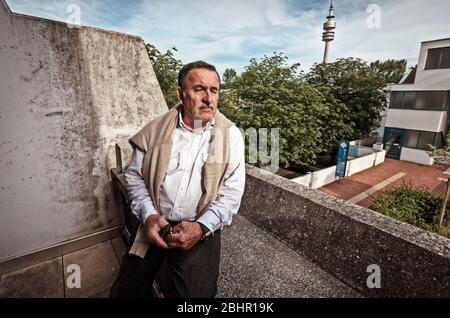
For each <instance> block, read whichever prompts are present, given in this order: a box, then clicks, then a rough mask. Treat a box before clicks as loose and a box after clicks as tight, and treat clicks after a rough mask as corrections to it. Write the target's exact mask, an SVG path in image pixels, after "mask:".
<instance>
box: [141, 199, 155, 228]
mask: <svg viewBox="0 0 450 318" xmlns="http://www.w3.org/2000/svg"><path fill="white" fill-rule="evenodd" d="M154 214H158V211H156V209H155V207H154V206H153V204H152V203H150V202H146V204H144V205H143V206H142V209H141V222H142V223H143V224H145V221H147V218H148V217H149V216H151V215H154Z"/></svg>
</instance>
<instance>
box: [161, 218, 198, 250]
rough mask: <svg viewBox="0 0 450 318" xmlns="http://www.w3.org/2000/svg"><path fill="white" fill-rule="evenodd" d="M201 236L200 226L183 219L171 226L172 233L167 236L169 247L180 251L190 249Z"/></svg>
mask: <svg viewBox="0 0 450 318" xmlns="http://www.w3.org/2000/svg"><path fill="white" fill-rule="evenodd" d="M202 236H203V231H202V228H201V227H200V224H198V223H197V222H186V221H183V222H181V223H179V224H178V225H177V226H175V227H174V228H173V231H172V234H169V235H168V236H167V244H168V245H169V246H170V247H174V248H177V249H180V250H182V251H187V250H190V249H191V248H192V247H193V246H194V245H195V244H197V243H198V241H200V239H201V238H202Z"/></svg>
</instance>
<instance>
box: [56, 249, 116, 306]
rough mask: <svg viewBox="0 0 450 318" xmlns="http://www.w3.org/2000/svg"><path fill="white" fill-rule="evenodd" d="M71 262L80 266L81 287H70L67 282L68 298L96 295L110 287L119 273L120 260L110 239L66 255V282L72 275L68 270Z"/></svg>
mask: <svg viewBox="0 0 450 318" xmlns="http://www.w3.org/2000/svg"><path fill="white" fill-rule="evenodd" d="M71 264H76V265H78V266H79V267H80V278H81V280H80V282H81V284H80V287H81V288H69V287H68V286H67V284H65V296H66V297H67V298H86V297H90V296H93V295H94V297H96V296H95V295H97V294H98V293H102V292H103V291H104V290H107V289H110V288H111V286H112V284H113V283H114V280H115V279H116V278H117V275H118V274H119V262H118V259H117V257H116V254H115V253H114V249H113V246H112V244H111V242H110V241H107V242H104V243H101V244H97V245H95V246H91V247H89V248H85V249H82V250H80V251H77V252H74V253H70V254H67V255H64V256H63V266H64V269H65V271H64V282H67V279H68V278H69V275H71V272H69V271H67V268H68V266H69V265H71Z"/></svg>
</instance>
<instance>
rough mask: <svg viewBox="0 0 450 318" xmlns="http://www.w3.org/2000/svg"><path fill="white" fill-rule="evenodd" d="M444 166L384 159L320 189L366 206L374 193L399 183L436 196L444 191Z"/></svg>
mask: <svg viewBox="0 0 450 318" xmlns="http://www.w3.org/2000/svg"><path fill="white" fill-rule="evenodd" d="M445 170H446V167H445V166H443V165H438V164H434V165H432V166H423V165H419V164H415V163H411V162H406V161H400V160H393V159H386V161H385V162H384V163H382V164H381V165H379V166H377V167H374V168H371V169H368V170H365V171H362V172H360V173H357V174H355V175H353V176H351V177H348V178H345V179H343V180H339V181H336V182H333V183H331V184H329V185H326V186H324V187H322V188H320V189H319V190H320V191H322V192H325V193H328V194H331V195H333V196H335V197H338V198H341V199H344V200H348V201H351V202H353V203H356V204H358V205H361V206H364V207H368V206H369V205H370V203H371V202H372V200H373V196H375V197H376V196H378V195H380V194H381V193H383V192H384V191H386V190H387V189H391V188H393V187H397V186H399V185H401V184H402V183H404V182H405V183H408V184H412V185H414V186H416V187H424V188H427V189H429V190H430V191H432V192H433V193H434V194H435V195H437V196H443V195H444V193H445V183H446V182H445V180H447V178H449V177H450V175H447V174H444V171H445Z"/></svg>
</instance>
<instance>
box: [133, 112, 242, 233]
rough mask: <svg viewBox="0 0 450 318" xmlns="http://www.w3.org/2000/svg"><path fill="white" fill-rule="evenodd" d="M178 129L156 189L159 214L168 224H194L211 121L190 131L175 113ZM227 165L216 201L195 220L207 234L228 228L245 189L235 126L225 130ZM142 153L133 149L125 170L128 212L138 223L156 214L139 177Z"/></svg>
mask: <svg viewBox="0 0 450 318" xmlns="http://www.w3.org/2000/svg"><path fill="white" fill-rule="evenodd" d="M179 123H180V124H179V126H178V127H177V128H176V129H175V131H174V134H173V147H172V153H171V156H170V161H169V167H168V169H167V175H166V177H165V179H164V182H163V184H162V186H161V188H160V210H161V215H162V216H163V217H164V218H165V219H167V220H171V221H194V220H195V218H196V215H197V205H198V201H199V200H200V198H201V196H202V193H203V192H202V167H203V165H204V163H205V162H206V159H207V156H208V153H209V146H210V143H209V140H210V138H211V130H212V128H213V126H214V120H212V121H211V122H210V123H208V125H207V126H206V127H205V128H203V129H200V130H199V131H194V130H193V129H190V128H189V127H187V126H186V125H185V124H184V122H183V118H182V116H181V112H180V113H179ZM228 133H229V137H230V162H229V164H228V168H227V171H226V173H225V180H224V182H223V184H222V186H221V187H220V188H219V192H218V196H217V199H216V200H215V201H214V202H213V203H211V205H210V206H209V207H208V208H207V210H206V212H205V213H204V214H203V215H202V216H201V217H200V218H199V219H198V220H197V221H198V222H200V223H202V224H203V225H205V226H206V227H208V228H209V229H210V230H211V231H216V230H218V229H222V228H223V226H224V225H230V224H231V221H232V216H233V214H235V213H237V211H238V210H239V206H240V203H241V198H242V194H243V193H244V186H245V158H244V140H243V138H242V134H241V132H240V131H239V129H238V128H237V127H236V126H234V125H233V126H232V127H231V128H229V129H228ZM143 159H144V153H143V152H142V151H140V150H138V149H135V150H134V152H133V156H132V159H131V162H130V165H129V166H128V168H127V170H126V171H125V178H126V180H127V189H128V193H129V194H130V197H131V208H132V213H133V214H134V215H135V216H136V217H137V218H138V219H139V220H140V221H141V222H142V223H145V220H146V219H147V218H148V217H149V216H150V215H152V214H156V213H157V211H156V209H155V206H154V204H153V201H152V198H151V196H150V194H149V192H148V190H147V187H146V185H145V182H144V179H143V177H142V163H143Z"/></svg>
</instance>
